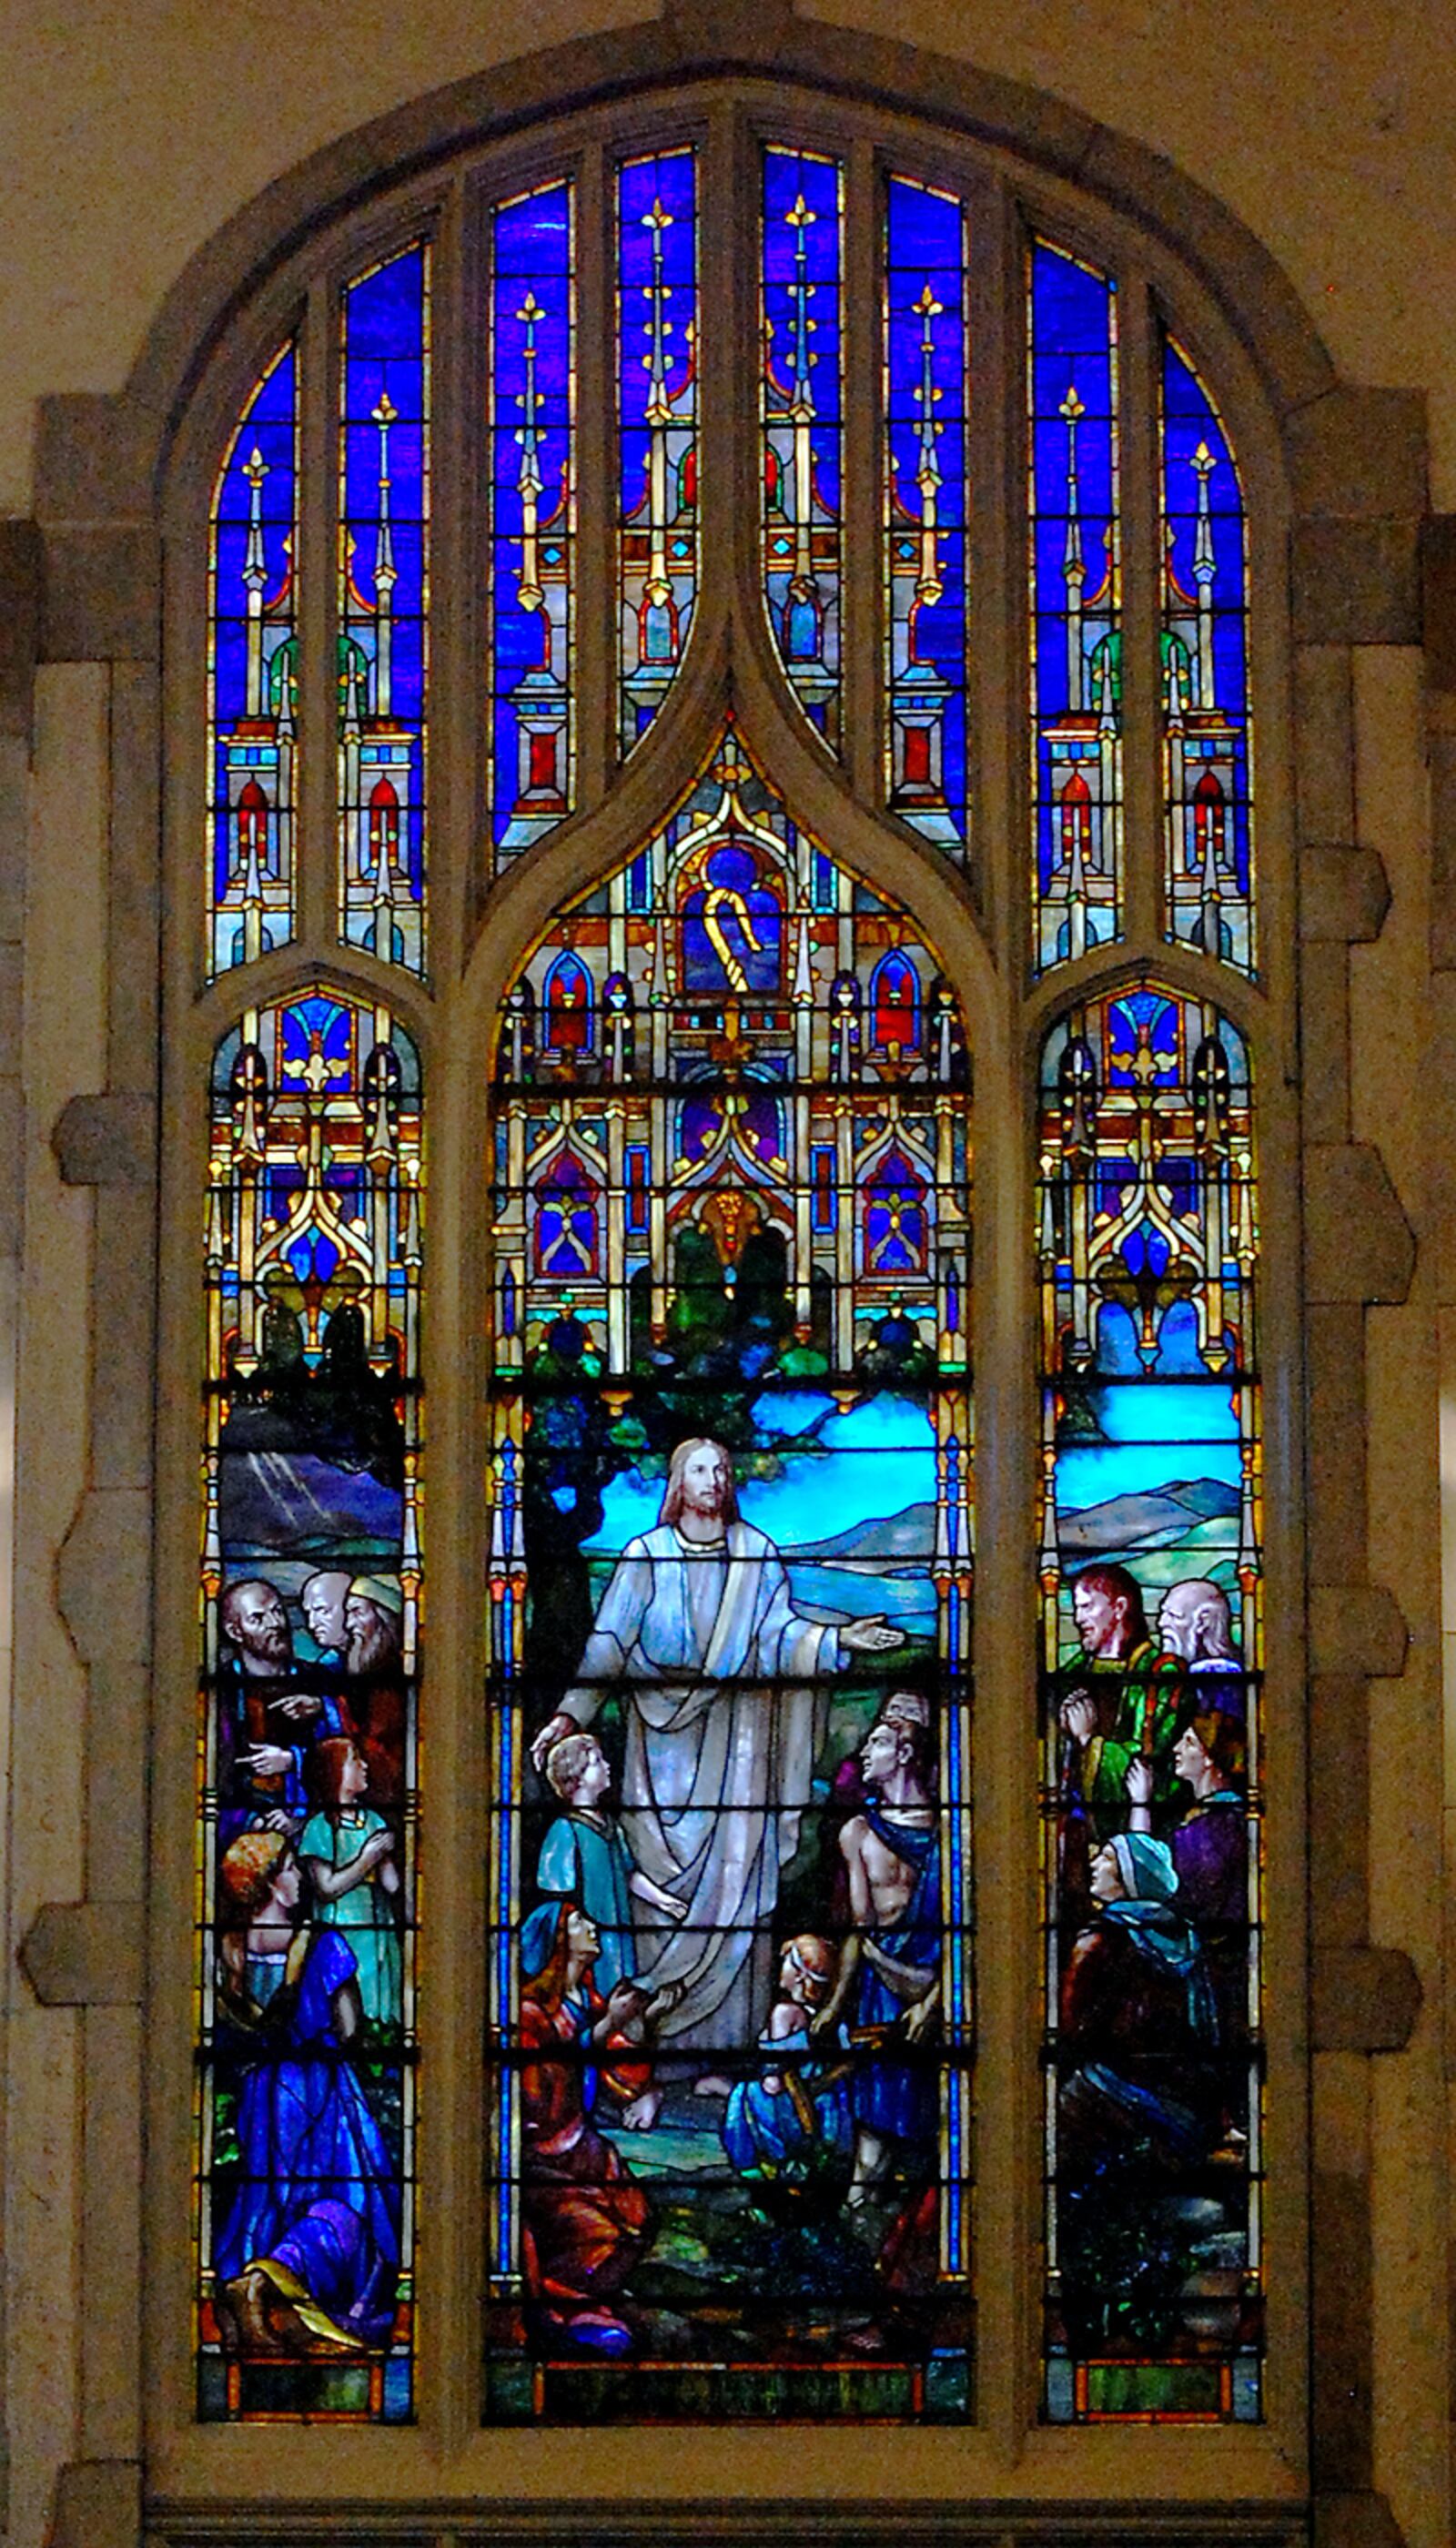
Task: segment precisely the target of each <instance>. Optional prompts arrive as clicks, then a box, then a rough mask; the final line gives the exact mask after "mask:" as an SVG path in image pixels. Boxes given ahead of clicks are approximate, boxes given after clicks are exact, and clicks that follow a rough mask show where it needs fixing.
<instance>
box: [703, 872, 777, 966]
mask: <svg viewBox="0 0 1456 2548" xmlns="http://www.w3.org/2000/svg"><path fill="white" fill-rule="evenodd" d="M725 902H726V903H727V905H728V908H729V910H730V911H731V912H732V914H733V916H734V918H735V920H736V921H737V922H738V925H739V928H740V929H741V930H742V931H743V934H744V937H745V938H746V939H747V941H748V944H749V946H750V947H751V948H752V949H753V952H754V954H755V955H756V956H762V954H763V952H764V950H763V944H762V942H761V941H760V940H759V939H757V938H756V937H755V936H754V923H753V914H752V913H751V911H750V910H749V907H748V904H747V903H746V902H745V901H744V898H743V896H742V894H741V893H740V892H739V891H738V890H737V888H736V886H734V885H731V884H715V885H713V886H712V887H710V889H709V891H708V892H707V893H705V894H704V895H703V898H702V925H703V927H704V929H705V930H706V931H707V934H708V944H709V946H710V947H711V948H712V950H713V953H714V955H715V956H717V958H718V961H719V963H720V964H721V965H722V967H723V970H724V972H725V973H726V974H727V976H728V987H729V989H730V990H733V991H746V990H747V989H748V975H747V973H745V971H744V969H743V966H742V965H741V964H740V962H739V960H738V957H737V956H735V955H734V953H733V950H732V948H731V947H730V946H729V944H728V941H727V939H726V938H725V937H724V935H723V928H722V923H721V922H720V920H719V918H718V913H719V910H720V909H721V907H722V905H723V904H724V903H725Z"/></svg>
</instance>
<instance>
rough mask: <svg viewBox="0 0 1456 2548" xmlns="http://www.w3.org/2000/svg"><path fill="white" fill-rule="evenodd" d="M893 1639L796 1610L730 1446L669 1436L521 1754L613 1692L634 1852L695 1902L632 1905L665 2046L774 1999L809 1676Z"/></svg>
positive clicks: (745, 2021) (748, 2024)
mask: <svg viewBox="0 0 1456 2548" xmlns="http://www.w3.org/2000/svg"><path fill="white" fill-rule="evenodd" d="M903 1642H904V1639H903V1637H902V1634H901V1631H900V1630H899V1629H898V1628H892V1627H890V1626H888V1625H887V1623H886V1621H885V1620H884V1619H883V1617H874V1618H867V1619H853V1620H849V1621H847V1622H845V1623H844V1624H843V1625H842V1626H837V1627H835V1626H830V1625H828V1624H826V1623H824V1622H822V1621H820V1620H816V1619H806V1618H804V1617H803V1616H802V1615H801V1613H800V1612H799V1611H797V1610H796V1609H795V1608H794V1606H793V1602H792V1599H791V1597H790V1593H789V1586H788V1575H787V1572H786V1570H785V1567H784V1564H783V1560H782V1558H781V1557H780V1556H779V1554H778V1551H777V1549H776V1548H775V1547H774V1542H773V1540H772V1539H770V1538H769V1536H768V1534H767V1532H765V1531H762V1530H758V1529H756V1528H755V1527H754V1525H753V1524H752V1523H751V1522H746V1521H743V1520H741V1519H740V1517H739V1511H738V1499H737V1496H736V1493H735V1491H734V1481H733V1464H732V1461H731V1459H730V1457H729V1455H728V1453H727V1451H725V1450H724V1448H723V1445H722V1443H721V1442H714V1441H710V1440H707V1439H704V1438H697V1439H693V1440H689V1441H686V1442H680V1443H679V1445H678V1448H677V1449H676V1451H675V1452H674V1453H673V1457H672V1461H671V1463H670V1465H669V1470H668V1483H667V1489H666V1492H665V1494H664V1497H663V1501H662V1509H661V1512H660V1515H659V1518H658V1523H657V1527H656V1528H655V1529H653V1530H649V1531H644V1532H643V1533H642V1534H641V1536H640V1537H638V1538H636V1539H632V1540H629V1541H628V1543H627V1546H626V1547H625V1548H624V1549H623V1551H622V1554H621V1557H620V1558H619V1559H618V1561H617V1565H616V1568H615V1571H614V1572H613V1575H612V1578H611V1582H610V1583H609V1584H608V1586H607V1588H606V1591H605V1592H604V1593H603V1595H602V1598H601V1606H600V1608H599V1609H598V1611H597V1613H596V1620H595V1625H594V1626H593V1628H592V1634H591V1635H590V1637H589V1638H588V1640H587V1646H586V1652H585V1653H584V1655H583V1657H582V1664H581V1670H580V1672H579V1675H578V1678H577V1683H576V1686H575V1687H574V1688H573V1689H571V1690H569V1691H568V1693H567V1695H566V1697H565V1698H564V1699H563V1700H562V1702H561V1706H560V1708H559V1709H558V1710H557V1713H556V1714H555V1715H554V1716H553V1717H552V1718H551V1719H550V1721H549V1723H547V1724H546V1725H544V1726H543V1727H542V1728H541V1731H540V1732H539V1734H538V1735H537V1736H536V1739H535V1741H534V1743H533V1744H532V1746H531V1754H532V1758H533V1760H534V1761H535V1763H536V1766H537V1768H538V1769H540V1767H541V1765H542V1763H543V1762H544V1761H545V1758H546V1755H547V1753H548V1752H549V1751H550V1749H551V1747H552V1745H553V1744H554V1743H557V1742H560V1741H561V1739H562V1737H563V1736H564V1735H567V1734H574V1733H576V1732H577V1731H578V1730H579V1729H581V1728H582V1727H585V1726H588V1725H590V1724H591V1723H592V1719H593V1718H594V1717H595V1715H596V1713H597V1710H598V1709H599V1708H600V1706H601V1703H602V1701H603V1699H604V1698H605V1697H606V1696H607V1695H608V1693H609V1692H610V1691H611V1690H612V1689H618V1690H619V1691H620V1693H621V1701H622V1713H623V1717H624V1719H625V1723H626V1757H625V1761H624V1764H623V1770H622V1779H621V1789H620V1793H621V1799H622V1812H621V1823H622V1830H623V1833H624V1835H625V1838H626V1842H627V1847H628V1849H629V1850H630V1852H631V1855H632V1858H633V1860H634V1862H635V1864H636V1865H638V1866H639V1867H640V1868H641V1869H642V1870H643V1872H644V1873H645V1874H646V1875H648V1876H649V1877H650V1878H651V1879H652V1882H653V1884H654V1885H656V1886H659V1887H661V1888H662V1890H663V1891H664V1892H665V1893H667V1894H669V1895H670V1896H672V1897H673V1899H674V1900H676V1901H678V1902H685V1903H686V1905H687V1911H686V1916H685V1918H680V1919H677V1920H670V1919H669V1917H668V1915H667V1914H666V1913H664V1912H662V1911H659V1910H657V1909H655V1908H654V1906H653V1905H652V1904H651V1903H650V1902H641V1901H638V1902H634V1905H633V1920H634V1924H635V1926H636V1930H637V1956H638V1970H639V1972H640V1973H641V1974H642V1976H643V1977H644V1978H648V1977H650V1978H651V1981H652V1985H653V1988H654V1989H655V1990H661V1989H663V1988H664V1987H666V1986H667V1985H670V1984H671V1985H673V1986H675V1987H676V1986H678V1985H680V1984H681V1986H682V1998H681V2000H680V2001H679V2002H678V2003H677V2004H676V2006H675V2007H674V2008H673V2010H672V2012H671V2014H670V2015H668V2016H666V2017H665V2018H664V2021H663V2026H662V2035H663V2038H664V2040H668V2039H676V2040H678V2041H680V2042H681V2041H683V2040H684V2039H685V2040H686V2042H688V2043H690V2044H692V2045H693V2046H694V2047H699V2048H701V2049H703V2050H707V2049H723V2050H728V2049H739V2048H742V2047H747V2046H749V2045H752V2044H754V2043H755V2042H756V2041H757V2038H758V2035H759V2031H760V2028H761V2027H762V2026H763V2024H764V2022H765V2020H766V2018H767V2016H768V2013H769V2006H770V2001H771V1998H772V1994H773V1983H774V1954H773V1949H774V1940H773V1930H772V1922H773V1918H774V1905H775V1903H776V1902H777V1899H778V1880H779V1875H780V1872H781V1870H782V1869H783V1868H784V1867H785V1866H786V1865H788V1862H789V1860H790V1859H791V1858H792V1856H793V1854H794V1851H795V1849H796V1848H797V1846H798V1834H799V1821H800V1817H801V1815H802V1813H803V1809H804V1807H805V1805H806V1804H807V1803H808V1801H809V1789H810V1778H811V1774H812V1771H813V1764H814V1752H815V1738H816V1732H817V1713H818V1711H817V1707H816V1697H817V1692H816V1686H815V1685H816V1683H821V1682H822V1681H823V1680H825V1679H826V1678H827V1677H828V1676H829V1675H830V1674H833V1673H840V1672H843V1671H845V1670H846V1668H847V1666H848V1665H849V1662H850V1659H851V1657H852V1656H853V1655H856V1654H882V1653H887V1652H888V1651H889V1650H890V1649H891V1648H892V1647H895V1646H899V1645H901V1644H903ZM710 2082H711V2073H710V2074H709V2079H708V2080H707V2081H704V2082H703V2083H702V2084H704V2085H706V2084H710Z"/></svg>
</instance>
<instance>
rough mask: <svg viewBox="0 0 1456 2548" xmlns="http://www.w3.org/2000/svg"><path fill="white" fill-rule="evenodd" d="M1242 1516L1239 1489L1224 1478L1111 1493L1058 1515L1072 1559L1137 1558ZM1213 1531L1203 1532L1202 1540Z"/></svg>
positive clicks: (1063, 1545) (1061, 1539)
mask: <svg viewBox="0 0 1456 2548" xmlns="http://www.w3.org/2000/svg"><path fill="white" fill-rule="evenodd" d="M1237 1517H1238V1489H1237V1488H1236V1487H1230V1486H1228V1485H1226V1484H1225V1483H1224V1481H1223V1480H1222V1479H1220V1478H1194V1479H1188V1480H1185V1479H1179V1480H1177V1481H1176V1482H1175V1483H1174V1484H1173V1485H1172V1486H1168V1487H1155V1488H1150V1489H1148V1490H1147V1491H1146V1492H1145V1493H1143V1494H1140V1495H1129V1496H1111V1497H1109V1499H1108V1501H1106V1503H1100V1504H1086V1505H1084V1506H1083V1508H1082V1510H1081V1511H1080V1512H1064V1513H1060V1514H1058V1516H1057V1534H1056V1535H1057V1539H1058V1542H1059V1544H1060V1547H1061V1549H1062V1552H1063V1554H1064V1555H1065V1556H1067V1557H1109V1556H1113V1555H1117V1556H1137V1555H1138V1552H1139V1551H1141V1550H1151V1549H1155V1548H1167V1547H1171V1546H1173V1545H1175V1544H1176V1543H1178V1542H1180V1541H1182V1540H1184V1539H1186V1538H1187V1536H1188V1534H1189V1532H1190V1530H1195V1529H1198V1528H1199V1525H1200V1524H1203V1525H1207V1524H1208V1523H1210V1522H1215V1521H1234V1520H1236V1519H1237ZM1210 1535H1211V1534H1209V1533H1208V1531H1207V1529H1206V1528H1205V1529H1204V1530H1201V1531H1200V1537H1201V1538H1207V1537H1208V1536H1210Z"/></svg>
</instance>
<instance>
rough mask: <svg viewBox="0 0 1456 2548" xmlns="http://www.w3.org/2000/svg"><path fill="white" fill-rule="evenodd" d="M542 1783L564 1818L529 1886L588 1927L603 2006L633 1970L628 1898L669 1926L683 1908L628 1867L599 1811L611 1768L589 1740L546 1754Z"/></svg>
mask: <svg viewBox="0 0 1456 2548" xmlns="http://www.w3.org/2000/svg"><path fill="white" fill-rule="evenodd" d="M546 1783H547V1785H548V1786H549V1787H550V1788H551V1789H552V1791H553V1793H554V1794H555V1795H558V1796H559V1797H560V1798H561V1801H562V1803H563V1804H564V1805H565V1807H566V1812H565V1813H564V1814H561V1815H559V1816H558V1818H557V1820H556V1821H555V1822H554V1823H553V1824H552V1825H551V1828H550V1830H549V1831H548V1832H547V1834H546V1837H545V1839H544V1840H543V1841H542V1843H541V1854H540V1857H539V1858H538V1860H537V1862H536V1884H537V1887H538V1889H539V1891H540V1892H542V1893H546V1894H559V1895H562V1896H564V1897H565V1898H566V1899H567V1900H568V1901H571V1902H577V1903H580V1905H581V1907H582V1909H583V1910H584V1911H585V1912H586V1914H587V1917H588V1919H589V1920H591V1921H592V1922H594V1924H595V1926H596V1929H597V1931H598V1933H599V1935H600V1939H601V1944H600V1947H599V1948H598V1949H597V1953H596V1962H595V1980H596V1987H597V1989H598V1990H599V1991H600V1993H601V1995H602V1997H603V1999H610V1997H611V1995H612V1992H613V1990H614V1989H615V1987H616V1985H617V1983H618V1982H620V1981H630V1980H631V1979H632V1978H633V1976H634V1974H635V1973H636V1970H637V1947H636V1941H635V1939H634V1937H633V1934H632V1901H633V1899H634V1898H635V1899H636V1900H637V1901H639V1902H646V1903H649V1904H651V1906H652V1908H653V1909H654V1910H656V1911H662V1912H665V1913H666V1914H667V1917H668V1918H669V1919H670V1920H683V1919H685V1918H686V1916H687V1905H686V1903H685V1902H680V1901H679V1899H678V1896H677V1895H676V1894H675V1893H667V1892H665V1891H664V1890H663V1887H662V1886H661V1885H660V1884H654V1883H653V1881H652V1878H651V1876H649V1875H644V1874H643V1872H642V1869H641V1867H640V1866H637V1865H634V1864H633V1861H632V1856H631V1853H630V1851H629V1850H628V1848H627V1844H626V1842H625V1840H624V1839H623V1838H622V1834H621V1831H620V1829H619V1828H618V1825H617V1822H616V1819H615V1816H614V1815H611V1814H608V1813H606V1812H604V1811H603V1804H604V1801H605V1797H606V1791H607V1789H608V1787H609V1786H610V1784H611V1769H610V1765H609V1764H608V1761H607V1758H606V1755H605V1753H604V1752H603V1751H602V1749H601V1746H600V1744H599V1743H598V1742H597V1740H596V1737H595V1735H594V1734H567V1735H564V1736H563V1737H562V1739H561V1741H560V1742H559V1743H554V1744H553V1745H552V1747H551V1750H550V1751H549V1752H548V1753H547V1755H546Z"/></svg>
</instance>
